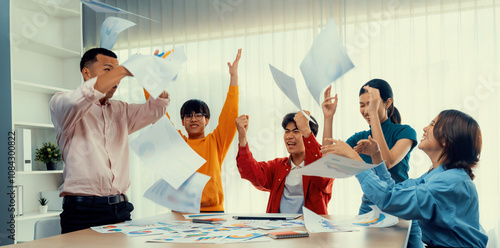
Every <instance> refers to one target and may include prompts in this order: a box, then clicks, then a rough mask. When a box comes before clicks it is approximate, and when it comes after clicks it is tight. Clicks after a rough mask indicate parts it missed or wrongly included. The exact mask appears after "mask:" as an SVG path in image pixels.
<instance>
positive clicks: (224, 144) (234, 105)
mask: <svg viewBox="0 0 500 248" xmlns="http://www.w3.org/2000/svg"><path fill="white" fill-rule="evenodd" d="M238 95H239V92H238V86H229V90H228V92H227V97H226V101H225V102H224V106H223V107H222V111H221V113H220V116H219V122H218V125H217V127H216V128H215V130H214V131H213V132H212V133H209V134H208V135H206V136H205V138H203V139H189V138H188V137H186V136H185V135H183V134H182V133H181V131H180V130H179V133H180V134H181V135H182V137H183V138H184V140H186V142H187V143H188V145H189V146H190V147H191V148H192V149H193V150H194V151H195V152H196V153H198V155H200V156H201V157H203V158H204V159H205V160H206V161H207V162H206V163H205V164H203V165H202V166H201V167H200V168H199V169H198V170H197V172H199V173H202V174H205V175H207V176H210V180H209V181H208V183H207V184H206V186H205V189H204V190H203V194H202V196H201V208H200V211H224V206H223V203H224V192H223V190H222V179H221V166H222V162H224V158H225V157H226V154H227V152H228V150H229V147H230V146H231V142H232V141H233V139H234V136H235V135H236V125H235V124H234V120H235V119H236V118H237V117H238V102H239V100H238ZM147 98H149V94H148V93H147V92H146V99H147ZM167 115H168V113H167Z"/></svg>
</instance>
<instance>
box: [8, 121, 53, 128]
mask: <svg viewBox="0 0 500 248" xmlns="http://www.w3.org/2000/svg"><path fill="white" fill-rule="evenodd" d="M14 128H24V129H34V128H44V129H54V125H52V124H49V123H35V122H14Z"/></svg>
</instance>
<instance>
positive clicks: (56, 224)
mask: <svg viewBox="0 0 500 248" xmlns="http://www.w3.org/2000/svg"><path fill="white" fill-rule="evenodd" d="M59 234H61V223H60V219H59V217H55V218H47V219H41V220H38V221H37V222H36V223H35V237H34V239H35V240H37V239H42V238H47V237H50V236H54V235H59Z"/></svg>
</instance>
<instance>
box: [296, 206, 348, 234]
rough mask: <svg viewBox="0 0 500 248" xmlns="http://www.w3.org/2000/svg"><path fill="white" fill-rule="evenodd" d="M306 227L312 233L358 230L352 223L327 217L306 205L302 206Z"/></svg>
mask: <svg viewBox="0 0 500 248" xmlns="http://www.w3.org/2000/svg"><path fill="white" fill-rule="evenodd" d="M302 211H303V212H304V222H305V225H306V229H307V230H308V231H309V232H311V233H322V232H352V231H357V229H356V228H353V227H352V226H351V225H348V224H345V223H342V222H335V221H333V220H329V219H325V218H323V217H321V216H319V215H317V214H316V213H314V212H313V211H311V210H309V209H308V208H306V207H302Z"/></svg>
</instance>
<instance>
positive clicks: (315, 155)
mask: <svg viewBox="0 0 500 248" xmlns="http://www.w3.org/2000/svg"><path fill="white" fill-rule="evenodd" d="M304 112H305V113H306V114H307V115H310V112H309V111H307V110H304ZM293 119H294V121H295V124H296V125H297V128H298V129H299V131H300V132H301V133H302V139H303V141H304V147H305V165H306V166H307V165H308V164H310V163H312V162H314V161H316V160H318V159H320V158H321V157H322V156H321V145H320V144H319V143H318V141H316V138H315V137H314V134H313V133H312V131H311V128H310V126H309V119H307V117H306V116H304V114H303V113H302V111H299V112H297V113H296V114H295V117H294V118H293ZM311 182H312V183H313V184H314V185H316V186H317V187H318V188H319V189H321V190H322V191H323V192H325V193H331V192H332V185H333V179H332V178H325V177H311Z"/></svg>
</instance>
